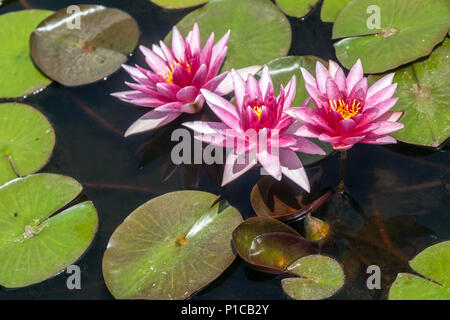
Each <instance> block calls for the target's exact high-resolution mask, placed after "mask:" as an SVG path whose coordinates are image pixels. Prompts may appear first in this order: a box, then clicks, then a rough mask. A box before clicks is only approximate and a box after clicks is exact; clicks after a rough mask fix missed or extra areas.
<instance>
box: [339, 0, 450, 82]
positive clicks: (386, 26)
mask: <svg viewBox="0 0 450 320" xmlns="http://www.w3.org/2000/svg"><path fill="white" fill-rule="evenodd" d="M370 8H372V9H373V11H371V13H370V14H368V13H367V12H368V9H370ZM377 15H378V17H379V18H380V25H379V26H380V28H379V29H377V28H376V22H377V21H376V18H377ZM369 27H371V28H372V27H373V28H372V29H370V28H369ZM449 27H450V6H449V5H448V0H358V1H352V2H350V3H349V4H348V5H347V6H345V7H344V9H342V10H341V12H340V13H339V14H338V16H337V19H336V22H335V24H334V27H333V39H339V38H346V39H343V40H340V41H339V42H337V43H336V44H335V48H336V56H337V58H338V59H339V61H340V62H341V63H342V64H343V65H344V66H345V67H346V68H348V69H350V68H351V67H352V66H353V64H354V63H355V62H356V61H357V60H358V58H360V59H361V61H362V64H363V66H364V71H365V72H366V73H380V72H384V71H386V70H390V69H393V68H395V67H398V66H400V65H403V64H405V63H408V62H411V61H414V60H416V59H418V58H420V57H423V56H426V55H428V54H430V52H431V51H432V50H433V47H434V46H435V45H437V44H438V43H439V42H441V41H442V40H443V39H444V37H445V36H446V35H447V32H448V30H449Z"/></svg>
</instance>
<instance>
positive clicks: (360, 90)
mask: <svg viewBox="0 0 450 320" xmlns="http://www.w3.org/2000/svg"><path fill="white" fill-rule="evenodd" d="M366 95H367V78H362V79H361V80H359V81H358V83H356V84H355V86H354V87H353V89H352V91H351V92H350V94H349V99H350V101H351V100H353V99H357V100H359V101H365V100H366Z"/></svg>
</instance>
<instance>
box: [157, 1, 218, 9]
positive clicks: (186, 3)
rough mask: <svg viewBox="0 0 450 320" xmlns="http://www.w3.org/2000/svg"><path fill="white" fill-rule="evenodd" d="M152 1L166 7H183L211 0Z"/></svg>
mask: <svg viewBox="0 0 450 320" xmlns="http://www.w3.org/2000/svg"><path fill="white" fill-rule="evenodd" d="M150 1H151V2H153V3H154V4H156V5H158V6H160V7H162V8H165V9H182V8H189V7H195V6H198V5H200V4H203V3H206V2H208V1H209V0H150Z"/></svg>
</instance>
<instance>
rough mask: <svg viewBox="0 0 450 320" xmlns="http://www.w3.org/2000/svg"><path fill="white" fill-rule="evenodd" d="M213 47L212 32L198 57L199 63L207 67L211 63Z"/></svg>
mask: <svg viewBox="0 0 450 320" xmlns="http://www.w3.org/2000/svg"><path fill="white" fill-rule="evenodd" d="M213 46H214V32H212V33H211V35H210V36H209V38H208V41H206V43H205V46H204V47H203V50H202V53H201V56H200V63H202V64H206V65H207V66H209V64H210V62H211V55H212V48H213Z"/></svg>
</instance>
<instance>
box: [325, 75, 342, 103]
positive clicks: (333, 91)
mask: <svg viewBox="0 0 450 320" xmlns="http://www.w3.org/2000/svg"><path fill="white" fill-rule="evenodd" d="M326 92H327V98H328V99H329V100H338V99H339V95H340V91H339V87H338V86H337V85H336V83H335V82H334V80H333V79H331V78H328V79H327V86H326Z"/></svg>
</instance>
